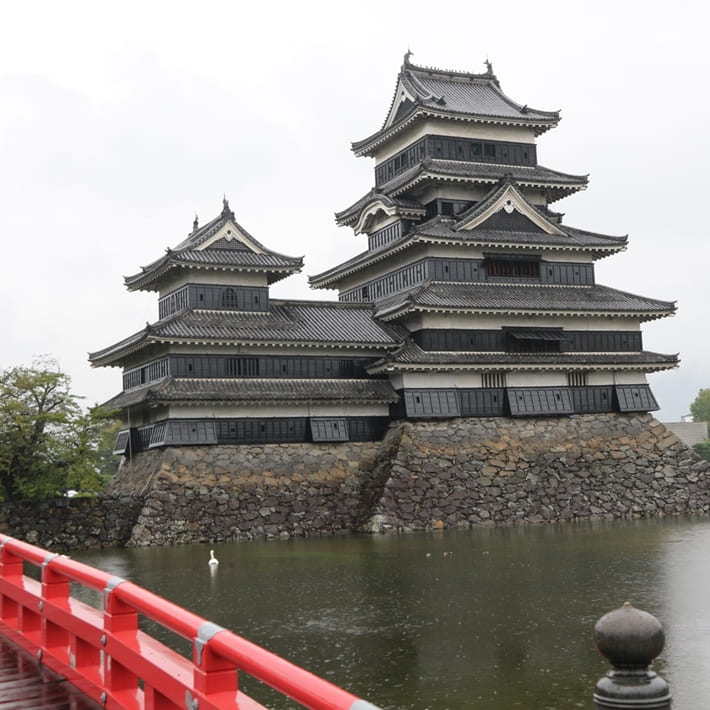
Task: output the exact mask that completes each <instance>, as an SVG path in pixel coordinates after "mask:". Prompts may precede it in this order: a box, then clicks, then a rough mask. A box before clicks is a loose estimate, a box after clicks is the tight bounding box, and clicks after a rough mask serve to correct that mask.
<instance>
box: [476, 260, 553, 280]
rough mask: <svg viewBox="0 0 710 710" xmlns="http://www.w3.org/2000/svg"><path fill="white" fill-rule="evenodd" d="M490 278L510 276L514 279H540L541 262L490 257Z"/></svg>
mask: <svg viewBox="0 0 710 710" xmlns="http://www.w3.org/2000/svg"><path fill="white" fill-rule="evenodd" d="M486 270H487V273H488V276H508V277H512V278H530V279H537V278H540V262H539V261H537V260H535V259H513V258H510V257H489V258H487V259H486Z"/></svg>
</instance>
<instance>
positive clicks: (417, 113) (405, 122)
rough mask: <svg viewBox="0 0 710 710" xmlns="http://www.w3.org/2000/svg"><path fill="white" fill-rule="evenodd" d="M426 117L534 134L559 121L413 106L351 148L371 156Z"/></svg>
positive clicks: (358, 154)
mask: <svg viewBox="0 0 710 710" xmlns="http://www.w3.org/2000/svg"><path fill="white" fill-rule="evenodd" d="M428 119H444V120H448V121H456V122H459V123H475V124H479V125H497V126H512V127H519V128H530V129H532V131H533V133H534V135H535V136H540V135H542V134H543V133H545V132H546V131H548V130H550V128H554V127H555V126H556V125H557V124H558V123H559V120H560V119H559V116H556V117H554V118H550V119H549V120H540V119H530V118H528V119H527V120H525V119H524V118H521V119H514V118H511V117H499V116H475V115H465V114H461V113H454V112H451V111H446V110H444V109H432V108H428V107H424V106H421V105H419V106H414V108H413V110H412V111H411V112H410V113H409V114H408V115H407V116H405V117H404V118H403V119H402V120H401V121H400V122H399V123H397V124H396V125H393V126H390V127H389V128H385V129H382V130H379V131H377V133H373V134H372V135H371V136H369V137H368V138H364V139H363V140H361V141H355V142H353V143H351V150H352V151H353V153H354V154H355V155H356V156H357V157H361V156H371V155H373V153H375V152H376V151H377V149H378V148H379V147H380V146H382V145H384V144H385V143H387V142H388V141H390V140H391V139H392V138H394V137H395V136H397V135H398V134H400V133H402V132H403V131H405V130H407V129H408V128H410V127H412V126H413V125H414V124H416V123H417V122H419V121H423V120H428Z"/></svg>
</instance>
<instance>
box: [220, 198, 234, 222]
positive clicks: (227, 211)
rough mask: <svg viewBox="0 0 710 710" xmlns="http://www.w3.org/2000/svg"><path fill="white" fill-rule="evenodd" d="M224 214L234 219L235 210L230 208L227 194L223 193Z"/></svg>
mask: <svg viewBox="0 0 710 710" xmlns="http://www.w3.org/2000/svg"><path fill="white" fill-rule="evenodd" d="M222 216H223V217H231V218H232V219H234V212H232V210H230V209H229V201H228V200H227V195H222Z"/></svg>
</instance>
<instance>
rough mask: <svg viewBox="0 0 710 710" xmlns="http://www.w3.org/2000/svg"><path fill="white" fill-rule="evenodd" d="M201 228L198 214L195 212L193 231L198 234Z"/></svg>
mask: <svg viewBox="0 0 710 710" xmlns="http://www.w3.org/2000/svg"><path fill="white" fill-rule="evenodd" d="M199 226H200V223H199V221H198V219H197V212H195V221H194V222H193V223H192V231H193V232H196V231H197V228H198V227H199Z"/></svg>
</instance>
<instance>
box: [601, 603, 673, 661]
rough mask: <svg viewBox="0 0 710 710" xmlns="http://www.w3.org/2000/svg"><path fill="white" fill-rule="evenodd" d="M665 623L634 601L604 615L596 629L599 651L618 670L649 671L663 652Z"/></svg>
mask: <svg viewBox="0 0 710 710" xmlns="http://www.w3.org/2000/svg"><path fill="white" fill-rule="evenodd" d="M665 639H666V635H665V632H664V631H663V624H661V622H660V621H659V620H658V619H657V618H656V617H655V616H653V615H652V614H649V613H648V612H646V611H641V609H636V608H634V607H633V606H632V605H631V603H630V602H625V603H624V605H623V606H621V607H619V608H618V609H614V611H610V612H609V613H608V614H604V616H602V618H601V619H599V621H597V623H596V624H595V626H594V642H595V643H596V645H597V648H598V649H599V652H600V653H601V654H602V655H603V656H604V657H605V658H606V659H607V660H608V661H609V663H611V665H612V666H614V668H618V669H628V670H634V669H639V670H641V669H646V668H648V666H649V665H650V664H651V662H652V661H653V659H654V658H656V656H658V655H659V654H660V653H661V651H662V650H663V645H664V643H665Z"/></svg>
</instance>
